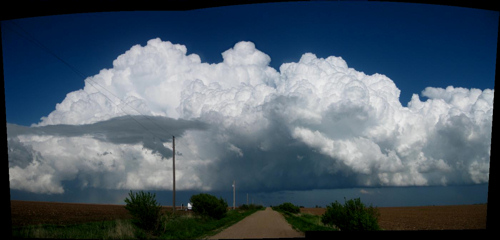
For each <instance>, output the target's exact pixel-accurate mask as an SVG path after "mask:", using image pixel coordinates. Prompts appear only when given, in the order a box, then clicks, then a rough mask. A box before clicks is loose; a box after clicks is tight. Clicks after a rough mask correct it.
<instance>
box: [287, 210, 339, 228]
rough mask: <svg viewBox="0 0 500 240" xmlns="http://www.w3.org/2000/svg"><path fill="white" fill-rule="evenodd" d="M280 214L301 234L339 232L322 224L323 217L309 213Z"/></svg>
mask: <svg viewBox="0 0 500 240" xmlns="http://www.w3.org/2000/svg"><path fill="white" fill-rule="evenodd" d="M278 212H280V213H281V214H282V215H283V216H284V217H285V219H286V221H287V222H288V223H289V224H290V225H292V227H293V228H294V229H296V230H298V231H301V232H307V231H338V230H337V229H335V228H331V227H328V226H325V225H323V224H322V223H321V216H316V215H312V214H307V213H301V214H293V213H289V212H284V211H278Z"/></svg>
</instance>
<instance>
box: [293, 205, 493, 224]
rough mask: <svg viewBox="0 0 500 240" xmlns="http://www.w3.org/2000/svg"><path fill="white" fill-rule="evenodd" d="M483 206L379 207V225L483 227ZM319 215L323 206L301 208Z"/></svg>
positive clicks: (324, 209)
mask: <svg viewBox="0 0 500 240" xmlns="http://www.w3.org/2000/svg"><path fill="white" fill-rule="evenodd" d="M486 208H487V205H486V204H481V205H457V206H426V207H379V208H378V209H379V212H380V218H379V226H380V227H381V228H382V229H384V230H470V229H486V212H487V209H486ZM300 211H301V212H304V213H311V214H316V215H322V214H323V213H324V212H325V211H326V208H301V209H300Z"/></svg>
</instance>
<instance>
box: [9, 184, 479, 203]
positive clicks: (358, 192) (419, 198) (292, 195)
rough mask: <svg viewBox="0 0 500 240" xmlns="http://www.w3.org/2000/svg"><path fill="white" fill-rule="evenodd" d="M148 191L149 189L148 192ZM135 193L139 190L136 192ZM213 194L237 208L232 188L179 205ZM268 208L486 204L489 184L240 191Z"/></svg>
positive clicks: (80, 198)
mask: <svg viewBox="0 0 500 240" xmlns="http://www.w3.org/2000/svg"><path fill="white" fill-rule="evenodd" d="M144 191H148V190H144ZM134 192H135V191H134ZM148 192H151V193H155V194H156V199H157V201H158V202H159V203H160V204H161V205H164V206H171V205H172V191H148ZM128 193H129V191H128V190H106V189H97V188H85V189H81V190H68V191H67V192H66V193H64V194H51V195H42V194H35V193H29V192H25V191H19V190H10V195H11V200H25V201H48V202H69V203H95V204H125V203H124V201H123V200H124V199H125V198H126V197H127V196H128ZM199 193H209V194H212V195H214V196H216V197H222V198H223V199H225V200H226V201H227V203H228V205H229V206H232V205H233V192H232V188H231V186H229V187H228V190H227V191H176V205H177V206H180V205H181V204H184V205H186V204H187V202H189V198H190V197H191V196H192V195H194V194H199ZM247 194H248V201H249V203H252V202H253V203H255V204H262V205H264V206H272V205H279V204H281V203H283V202H292V203H293V204H296V205H300V206H305V207H315V206H316V205H318V206H321V207H326V205H329V204H330V203H333V202H335V201H338V202H340V203H343V202H344V198H346V199H353V198H360V199H361V200H362V201H363V202H364V203H365V204H372V205H373V206H376V207H405V206H432V205H436V206H439V205H466V204H484V203H487V200H488V184H478V185H468V186H446V187H442V186H438V187H388V188H345V189H323V190H304V191H277V192H253V191H248V192H247V191H244V190H241V191H240V190H238V189H236V205H237V206H238V205H241V204H246V203H247Z"/></svg>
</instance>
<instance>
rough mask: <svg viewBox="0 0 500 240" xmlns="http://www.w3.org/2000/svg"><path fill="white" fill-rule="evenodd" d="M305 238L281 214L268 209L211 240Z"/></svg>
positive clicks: (247, 218)
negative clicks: (229, 239)
mask: <svg viewBox="0 0 500 240" xmlns="http://www.w3.org/2000/svg"><path fill="white" fill-rule="evenodd" d="M303 237H304V233H301V232H299V231H296V230H294V229H293V228H292V226H290V224H288V222H287V221H286V220H285V218H284V217H283V216H282V215H281V214H280V213H278V212H276V211H273V210H272V209H271V208H269V207H268V208H266V209H265V210H263V211H258V212H256V213H254V214H252V215H250V216H248V217H246V218H245V219H243V220H241V221H239V222H238V223H236V224H234V225H232V226H230V227H228V228H226V229H225V230H223V231H222V232H220V233H219V234H216V235H215V236H212V237H210V238H209V239H228V238H231V239H234V238H303Z"/></svg>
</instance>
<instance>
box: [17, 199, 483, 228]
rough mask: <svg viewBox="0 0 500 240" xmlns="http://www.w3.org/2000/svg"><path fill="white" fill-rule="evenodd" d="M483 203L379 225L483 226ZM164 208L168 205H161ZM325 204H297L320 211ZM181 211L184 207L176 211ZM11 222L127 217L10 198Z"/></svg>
mask: <svg viewBox="0 0 500 240" xmlns="http://www.w3.org/2000/svg"><path fill="white" fill-rule="evenodd" d="M486 206H487V205H486V204H484V205H460V206H431V207H381V208H378V209H379V211H380V218H379V225H380V227H382V228H383V229H385V230H454V229H486ZM164 211H171V208H168V207H164ZM325 211H326V209H325V208H301V212H305V213H312V214H317V215H321V214H323V213H324V212H325ZM178 212H180V213H185V212H184V211H178ZM11 214H12V226H24V225H33V224H41V223H42V224H72V223H82V222H89V221H107V220H114V219H128V218H130V217H131V216H130V214H129V213H128V211H127V210H126V209H125V206H124V205H102V204H79V203H53V202H29V201H11Z"/></svg>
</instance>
